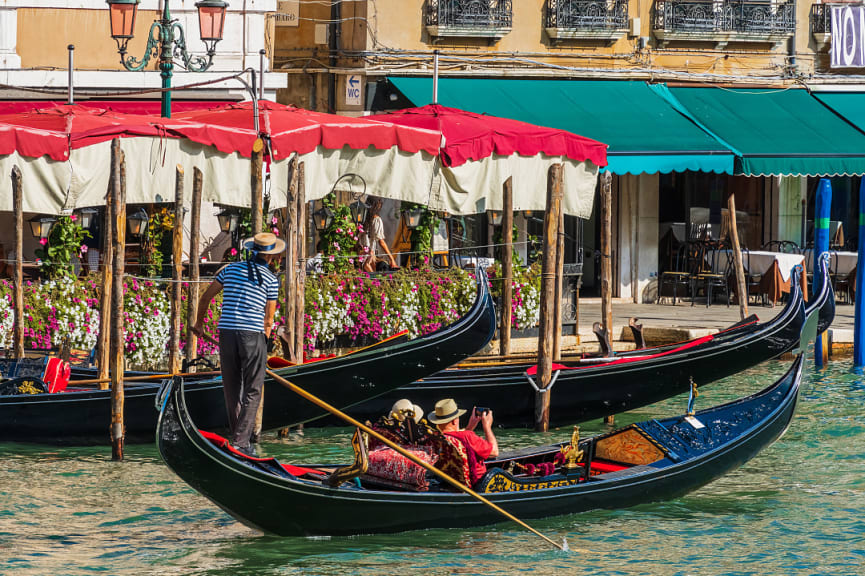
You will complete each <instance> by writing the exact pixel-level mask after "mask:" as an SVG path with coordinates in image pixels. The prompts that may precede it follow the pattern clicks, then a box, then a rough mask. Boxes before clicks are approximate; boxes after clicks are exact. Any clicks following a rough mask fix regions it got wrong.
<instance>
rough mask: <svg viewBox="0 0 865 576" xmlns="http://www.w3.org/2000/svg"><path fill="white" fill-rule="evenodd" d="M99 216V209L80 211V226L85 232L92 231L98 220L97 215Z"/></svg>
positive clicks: (83, 209)
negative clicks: (94, 223)
mask: <svg viewBox="0 0 865 576" xmlns="http://www.w3.org/2000/svg"><path fill="white" fill-rule="evenodd" d="M97 214H99V210H98V209H97V208H82V209H81V210H78V225H79V226H81V227H82V228H84V229H85V230H90V228H91V227H92V226H93V222H94V221H95V220H96V215H97Z"/></svg>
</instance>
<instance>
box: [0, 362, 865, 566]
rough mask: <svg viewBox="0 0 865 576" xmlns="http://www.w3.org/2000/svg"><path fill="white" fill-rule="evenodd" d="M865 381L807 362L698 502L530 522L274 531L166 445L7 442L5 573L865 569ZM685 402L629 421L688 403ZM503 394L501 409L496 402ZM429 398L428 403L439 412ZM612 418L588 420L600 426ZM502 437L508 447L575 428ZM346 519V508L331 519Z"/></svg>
mask: <svg viewBox="0 0 865 576" xmlns="http://www.w3.org/2000/svg"><path fill="white" fill-rule="evenodd" d="M787 365H788V363H786V362H780V361H779V362H772V363H769V364H766V365H763V366H761V367H759V369H755V370H752V371H750V372H747V373H745V374H741V375H739V376H737V377H735V378H731V379H727V380H725V381H723V382H721V383H717V384H714V385H712V386H710V387H707V388H705V389H704V390H702V391H701V395H700V397H699V398H698V407H707V406H710V405H712V404H717V403H720V402H723V401H726V400H729V399H732V398H735V397H738V396H742V395H746V394H748V393H751V392H754V391H756V390H758V389H760V388H762V387H763V386H764V385H765V384H768V383H769V382H770V380H771V379H772V378H773V377H774V376H777V375H779V374H780V373H782V372H783V371H784V369H785V368H786V366H787ZM863 382H865V377H863V375H862V373H861V372H860V373H857V372H855V371H854V370H853V369H852V368H851V365H850V361H849V359H838V360H836V361H834V362H833V363H832V364H831V366H830V367H829V368H828V369H825V370H823V371H821V372H816V371H815V370H814V369H813V368H811V367H810V366H809V368H808V370H807V374H806V383H805V386H804V389H803V393H802V397H801V401H800V405H799V409H798V412H797V415H796V417H795V419H794V420H793V423H792V425H791V427H790V430H789V431H788V432H787V434H786V435H785V436H783V437H782V438H781V439H780V440H779V441H778V442H777V443H776V444H775V445H773V446H772V447H770V448H769V449H767V450H766V451H764V452H763V453H762V454H760V455H759V456H758V457H757V458H755V459H754V460H752V461H751V462H749V463H748V464H746V465H745V466H744V467H743V468H741V469H740V470H738V471H736V472H734V473H732V474H730V475H728V476H726V477H724V478H721V479H720V480H718V481H716V482H714V483H712V484H710V485H708V486H706V487H704V488H702V489H701V490H699V491H697V492H694V493H692V494H690V495H688V496H686V497H684V498H680V499H677V500H673V501H668V502H659V503H651V504H645V505H641V506H638V507H635V508H630V509H627V510H617V511H597V512H592V513H586V514H579V515H576V514H574V515H565V516H559V517H556V518H550V519H546V520H540V521H533V522H531V524H532V525H533V526H534V527H535V528H537V529H538V530H540V531H541V532H543V533H544V534H547V535H549V536H550V537H551V538H553V539H556V540H558V541H561V539H562V538H566V539H567V541H568V544H569V546H570V548H571V552H570V553H567V554H565V553H561V552H557V551H551V550H550V549H549V548H548V546H547V545H546V544H545V543H544V542H543V541H541V540H540V539H539V538H537V537H535V536H533V535H531V534H528V533H526V532H524V531H522V530H520V529H518V527H516V526H515V525H513V524H500V525H496V526H491V527H486V528H479V529H478V528H475V529H468V530H467V529H462V528H460V526H457V525H455V526H454V527H453V529H449V530H428V531H415V532H408V533H404V534H398V535H387V536H357V537H351V538H345V537H341V538H314V539H313V538H275V537H271V536H265V535H262V534H260V533H258V532H256V531H254V530H251V529H249V528H246V527H244V526H242V525H241V524H239V523H237V522H235V521H234V520H233V519H232V518H231V517H229V516H228V515H227V514H225V513H224V512H222V511H221V510H220V509H219V508H217V507H216V506H214V505H213V504H211V503H210V502H209V501H208V500H206V499H205V498H203V497H202V496H199V495H198V494H197V493H195V492H194V491H193V490H191V489H190V488H188V487H187V486H186V485H185V484H184V483H183V482H181V481H180V480H178V479H177V478H176V477H175V476H174V475H173V474H172V473H171V472H170V471H169V470H168V469H167V468H166V467H165V466H164V465H163V464H162V463H161V461H160V459H159V455H158V453H157V452H156V450H155V449H154V448H153V447H152V446H130V447H127V451H126V460H125V461H124V462H120V463H117V462H112V461H111V459H110V451H109V450H108V449H106V448H62V449H58V448H53V447H46V446H28V445H19V444H0V462H2V466H0V574H9V575H13V574H14V575H16V576H25V575H52V576H53V575H62V574H75V575H79V574H112V575H115V574H117V575H126V574H169V575H191V574H201V575H226V576H228V575H232V576H233V575H241V574H255V575H271V574H273V575H275V574H288V575H307V574H358V575H378V574H399V575H415V574H418V575H419V574H424V575H431V574H483V575H490V574H629V575H630V574H651V575H668V574H669V575H678V574H681V575H686V574H737V575H739V574H741V575H744V574H785V575H786V574H832V575H846V574H865V423H863V419H865V384H863ZM686 402H687V399H686V398H685V397H678V398H674V399H672V400H669V401H666V402H663V403H661V404H656V405H654V406H651V407H648V408H644V409H641V410H638V411H634V412H630V413H627V414H623V415H619V416H618V417H617V420H616V424H617V425H621V424H626V423H629V422H633V421H638V420H642V419H645V418H647V417H655V416H665V415H672V414H675V413H681V412H682V411H683V410H684V409H685V405H686ZM489 405H491V406H493V407H494V406H495V399H494V398H491V399H490V402H489ZM425 408H426V407H425ZM604 429H605V427H604V425H603V423H601V422H600V421H598V422H592V423H589V424H588V425H586V426H584V427H583V430H584V432H586V433H590V432H598V431H602V430H604ZM569 434H570V431H569V430H567V429H561V430H553V431H551V432H550V433H549V434H548V435H537V434H534V433H532V432H529V431H525V430H507V431H501V432H500V433H499V438H500V440H499V443H500V445H501V446H502V448H503V449H512V448H518V447H521V446H528V445H533V444H538V443H543V442H550V441H559V440H564V439H566V438H568V436H569ZM349 435H350V431H349V430H348V429H345V428H340V429H326V430H316V429H310V430H308V431H307V433H306V435H305V436H304V437H302V438H300V437H290V438H288V439H286V440H278V439H276V438H275V437H269V438H266V440H265V442H264V444H263V452H265V453H266V454H267V455H272V456H277V457H279V458H282V459H284V460H285V461H294V462H302V461H314V460H318V461H335V460H341V459H343V457H347V456H348V454H349V449H347V448H346V447H347V445H348V440H349ZM333 522H335V523H338V522H339V518H333Z"/></svg>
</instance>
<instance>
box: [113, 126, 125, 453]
mask: <svg viewBox="0 0 865 576" xmlns="http://www.w3.org/2000/svg"><path fill="white" fill-rule="evenodd" d="M111 164H112V169H113V170H114V172H115V174H120V178H115V180H114V186H113V188H112V189H111V195H112V198H111V213H112V215H113V217H114V223H113V224H114V226H113V230H112V232H113V234H112V243H111V249H112V251H113V254H112V257H113V259H114V275H113V282H112V287H113V288H112V290H113V294H112V297H111V356H110V366H111V459H112V460H123V445H124V438H125V434H126V431H125V429H124V422H123V403H124V394H123V371H124V362H123V353H124V351H125V348H126V340H125V338H124V335H123V327H124V325H125V319H124V317H123V280H124V278H123V274H124V268H125V264H126V254H125V249H126V247H125V244H126V186H125V185H124V183H123V180H125V173H126V168H125V165H124V164H125V160H124V158H123V152H122V151H121V150H120V140H119V139H117V138H115V139H114V140H113V141H112V142H111Z"/></svg>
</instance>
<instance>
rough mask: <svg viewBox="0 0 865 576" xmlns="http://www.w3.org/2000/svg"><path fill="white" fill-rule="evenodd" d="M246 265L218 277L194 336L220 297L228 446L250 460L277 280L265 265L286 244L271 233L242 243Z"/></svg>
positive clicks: (205, 300)
mask: <svg viewBox="0 0 865 576" xmlns="http://www.w3.org/2000/svg"><path fill="white" fill-rule="evenodd" d="M244 248H245V249H246V250H247V251H248V254H249V255H248V257H247V260H246V261H245V262H234V263H232V264H229V265H228V266H226V267H225V268H223V269H222V270H220V271H219V272H218V273H217V274H216V278H215V279H214V280H213V282H211V283H210V286H208V287H207V290H205V292H204V294H202V296H201V301H200V302H199V304H198V318H197V320H196V323H195V326H194V327H193V331H194V332H195V333H196V334H201V333H202V332H203V330H204V317H205V315H206V314H207V309H208V308H209V307H210V302H211V301H212V300H213V298H214V297H215V296H216V295H217V294H219V293H220V292H223V296H222V314H221V316H220V318H219V362H220V366H221V370H222V381H223V390H224V393H225V407H226V410H227V411H228V425H229V430H230V435H229V440H230V441H231V444H232V445H233V446H234V447H235V448H237V449H238V450H241V451H243V452H245V453H247V454H254V453H255V450H254V448H253V447H252V435H253V432H254V431H255V415H256V412H257V411H258V406H259V404H260V403H261V389H262V387H263V386H264V371H265V368H266V365H267V339H268V338H269V337H270V331H271V329H272V327H273V316H274V313H275V312H276V301H277V300H278V298H279V280H278V279H277V277H276V276H275V275H274V274H273V272H271V271H270V268H269V264H270V262H271V261H272V260H274V259H275V258H276V257H277V256H278V255H279V254H281V253H282V252H283V250H285V242H283V241H282V240H280V239H279V238H277V237H276V236H275V235H274V234H271V233H269V232H262V233H259V234H256V235H255V237H254V238H252V239H250V240H247V241H246V242H244Z"/></svg>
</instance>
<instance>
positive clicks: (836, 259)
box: [807, 250, 859, 276]
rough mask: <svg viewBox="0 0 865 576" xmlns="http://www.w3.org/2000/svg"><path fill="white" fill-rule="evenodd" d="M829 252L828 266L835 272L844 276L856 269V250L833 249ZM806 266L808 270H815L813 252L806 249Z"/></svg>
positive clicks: (857, 254) (857, 258)
mask: <svg viewBox="0 0 865 576" xmlns="http://www.w3.org/2000/svg"><path fill="white" fill-rule="evenodd" d="M829 254H830V258H829V268H830V269H831V270H832V272H834V273H835V274H840V275H842V276H846V275H847V274H850V272H852V271H853V270H855V269H856V264H857V262H858V261H859V253H858V252H837V251H835V250H830V251H829ZM807 266H808V270H815V267H814V253H813V252H811V251H810V250H809V251H808V263H807Z"/></svg>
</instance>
